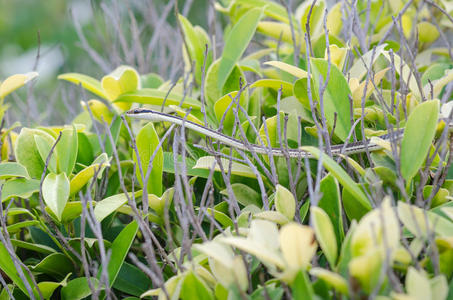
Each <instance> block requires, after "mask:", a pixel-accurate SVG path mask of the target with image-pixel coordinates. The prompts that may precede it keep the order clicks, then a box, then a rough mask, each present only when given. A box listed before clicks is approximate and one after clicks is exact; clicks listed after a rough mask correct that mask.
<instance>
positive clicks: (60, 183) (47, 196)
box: [42, 173, 69, 221]
mask: <svg viewBox="0 0 453 300" xmlns="http://www.w3.org/2000/svg"><path fill="white" fill-rule="evenodd" d="M42 195H43V198H44V202H45V203H46V205H47V206H48V207H49V208H50V209H51V210H52V212H53V213H54V214H55V215H56V216H57V219H58V220H59V221H60V220H61V216H62V214H63V210H64V207H65V206H66V202H67V201H68V197H69V180H68V177H67V176H66V174H65V173H60V174H54V173H50V174H48V175H47V176H46V178H45V179H44V182H43V185H42Z"/></svg>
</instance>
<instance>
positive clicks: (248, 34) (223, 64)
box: [217, 8, 263, 90]
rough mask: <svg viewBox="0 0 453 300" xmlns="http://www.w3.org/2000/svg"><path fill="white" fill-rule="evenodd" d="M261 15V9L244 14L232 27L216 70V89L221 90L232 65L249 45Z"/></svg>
mask: <svg viewBox="0 0 453 300" xmlns="http://www.w3.org/2000/svg"><path fill="white" fill-rule="evenodd" d="M262 15H263V9H262V8H254V9H251V10H250V11H248V12H247V13H246V14H244V15H243V16H242V17H241V19H240V20H239V21H238V22H237V23H236V24H235V25H234V26H233V28H232V29H231V31H230V33H229V34H228V37H227V39H226V40H225V46H224V48H223V52H222V57H221V59H220V66H219V70H218V76H219V77H218V83H217V88H218V89H219V90H222V88H223V85H224V84H225V82H226V80H227V78H228V77H229V76H230V74H231V71H232V70H233V68H234V65H235V64H236V63H237V62H238V60H239V59H240V58H241V56H242V54H243V53H244V51H245V49H246V48H247V46H248V44H249V43H250V41H251V39H252V37H253V35H254V33H255V30H256V27H257V26H258V22H259V20H260V19H261V17H262Z"/></svg>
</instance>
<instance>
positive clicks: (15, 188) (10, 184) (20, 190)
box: [2, 178, 39, 202]
mask: <svg viewBox="0 0 453 300" xmlns="http://www.w3.org/2000/svg"><path fill="white" fill-rule="evenodd" d="M37 192H39V180H36V179H26V178H16V179H11V180H8V181H7V182H6V183H4V185H3V189H2V202H3V201H6V200H9V199H11V198H12V197H19V198H24V199H25V198H28V197H30V196H31V195H33V193H37Z"/></svg>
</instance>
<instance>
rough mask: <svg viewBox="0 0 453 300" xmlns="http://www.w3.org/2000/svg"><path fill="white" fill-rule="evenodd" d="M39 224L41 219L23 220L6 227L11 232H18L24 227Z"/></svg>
mask: <svg viewBox="0 0 453 300" xmlns="http://www.w3.org/2000/svg"><path fill="white" fill-rule="evenodd" d="M38 224H39V221H36V220H31V221H22V222H15V223H14V224H11V225H9V226H7V227H6V229H7V230H8V232H9V233H10V234H15V233H18V232H19V231H20V230H21V229H22V228H28V227H31V226H36V225H38Z"/></svg>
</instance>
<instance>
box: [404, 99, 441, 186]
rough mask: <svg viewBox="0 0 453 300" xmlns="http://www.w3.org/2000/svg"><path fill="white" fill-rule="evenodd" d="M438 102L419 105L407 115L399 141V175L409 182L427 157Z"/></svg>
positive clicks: (435, 120) (435, 122) (434, 127)
mask: <svg viewBox="0 0 453 300" xmlns="http://www.w3.org/2000/svg"><path fill="white" fill-rule="evenodd" d="M438 116H439V101H426V102H423V103H421V104H419V105H418V106H417V107H416V108H415V109H414V111H413V112H412V113H411V114H410V115H409V118H408V120H407V123H406V129H405V131H404V136H403V139H402V141H401V175H402V176H403V177H404V179H406V180H410V179H411V178H412V177H414V176H415V174H417V172H418V170H419V169H420V167H421V166H422V165H423V162H424V161H425V159H426V156H427V155H428V152H429V149H430V147H431V143H432V141H433V138H434V134H435V132H436V125H437V118H438Z"/></svg>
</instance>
